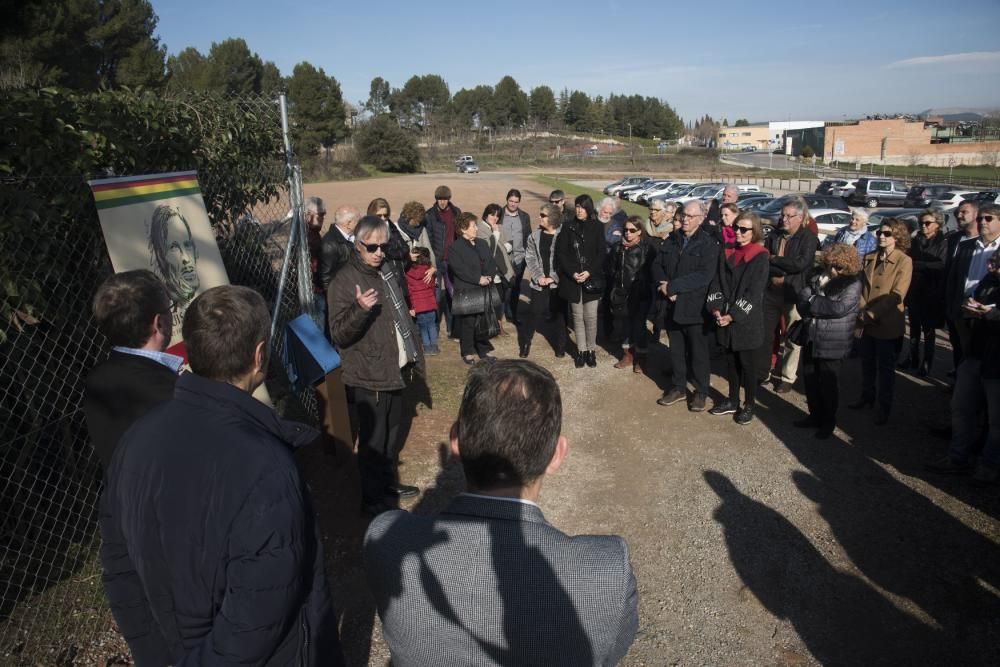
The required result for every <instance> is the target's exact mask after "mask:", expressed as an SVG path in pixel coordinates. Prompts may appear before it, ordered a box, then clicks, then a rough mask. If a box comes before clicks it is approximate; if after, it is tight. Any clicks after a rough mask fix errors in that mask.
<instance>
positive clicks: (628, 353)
mask: <svg viewBox="0 0 1000 667" xmlns="http://www.w3.org/2000/svg"><path fill="white" fill-rule="evenodd" d="M631 365H632V350H630V349H629V348H627V347H626V348H625V349H624V350H623V351H622V358H621V361H618V362H617V363H616V364H615V368H628V367H629V366H631Z"/></svg>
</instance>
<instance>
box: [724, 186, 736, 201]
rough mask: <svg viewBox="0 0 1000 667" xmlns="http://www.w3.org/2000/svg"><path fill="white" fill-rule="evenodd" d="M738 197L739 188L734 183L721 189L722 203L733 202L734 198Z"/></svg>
mask: <svg viewBox="0 0 1000 667" xmlns="http://www.w3.org/2000/svg"><path fill="white" fill-rule="evenodd" d="M739 198H740V189H739V188H738V187H736V186H735V185H727V186H726V189H725V190H723V191H722V203H723V204H735V203H736V200H738V199H739Z"/></svg>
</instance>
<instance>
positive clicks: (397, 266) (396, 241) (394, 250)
mask: <svg viewBox="0 0 1000 667" xmlns="http://www.w3.org/2000/svg"><path fill="white" fill-rule="evenodd" d="M391 214H392V209H391V208H390V207H389V202H388V201H386V200H385V199H383V198H382V197H376V198H375V199H372V200H371V201H370V202H368V208H367V210H366V212H365V215H372V216H375V217H376V218H379V219H381V220H385V222H386V223H387V224H388V226H389V249H388V250H387V251H386V253H385V260H386V262H387V263H388V264H389V267H390V268H391V269H392V271H393V273H394V274H395V275H396V276H397V277H403V276H404V275H405V273H406V265H407V263H408V262H409V259H410V247H409V245H408V244H407V243H406V239H405V238H404V236H403V232H402V231H401V230H400V228H399V223H398V222H393V221H392V220H390V217H389V216H390V215H391ZM402 282H405V280H403V281H402Z"/></svg>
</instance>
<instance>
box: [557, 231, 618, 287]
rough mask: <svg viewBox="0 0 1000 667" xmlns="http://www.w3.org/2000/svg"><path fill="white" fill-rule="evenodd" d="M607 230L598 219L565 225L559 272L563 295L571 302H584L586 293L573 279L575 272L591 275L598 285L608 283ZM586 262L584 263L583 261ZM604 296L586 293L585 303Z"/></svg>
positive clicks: (561, 234)
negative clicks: (605, 231) (605, 260)
mask: <svg viewBox="0 0 1000 667" xmlns="http://www.w3.org/2000/svg"><path fill="white" fill-rule="evenodd" d="M606 254H607V253H606V250H605V242H604V228H603V227H602V226H601V223H600V222H598V221H597V220H584V221H582V222H581V221H580V220H575V219H574V220H573V221H572V222H568V223H566V224H564V225H563V226H562V231H561V232H559V236H557V237H556V269H557V270H558V271H559V296H561V297H562V298H564V299H566V301H567V302H569V303H580V294H581V293H583V290H582V288H581V287H580V284H579V283H578V282H576V281H575V280H573V274H574V273H581V272H583V271H589V272H590V279H591V280H592V281H594V284H596V285H598V286H602V285H603V282H604V257H605V255H606ZM581 259H582V262H581ZM600 296H601V295H600V294H586V293H583V300H584V301H596V300H597V299H599V298H600Z"/></svg>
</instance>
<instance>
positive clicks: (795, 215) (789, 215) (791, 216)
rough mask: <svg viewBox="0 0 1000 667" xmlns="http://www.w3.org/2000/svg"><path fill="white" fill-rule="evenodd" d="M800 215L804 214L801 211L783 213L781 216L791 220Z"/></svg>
mask: <svg viewBox="0 0 1000 667" xmlns="http://www.w3.org/2000/svg"><path fill="white" fill-rule="evenodd" d="M800 215H802V214H801V213H782V214H781V218H782V219H783V220H791V219H792V218H797V217H799V216H800Z"/></svg>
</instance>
